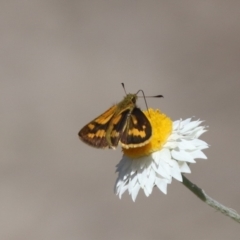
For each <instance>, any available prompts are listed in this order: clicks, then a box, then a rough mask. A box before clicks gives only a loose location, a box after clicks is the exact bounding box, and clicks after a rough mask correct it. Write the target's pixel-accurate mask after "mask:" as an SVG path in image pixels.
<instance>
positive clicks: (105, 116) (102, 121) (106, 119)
mask: <svg viewBox="0 0 240 240" xmlns="http://www.w3.org/2000/svg"><path fill="white" fill-rule="evenodd" d="M116 108H117V106H113V107H111V108H109V109H108V110H107V111H106V112H105V113H103V114H102V115H100V116H99V117H97V118H96V119H95V120H94V121H95V122H97V123H100V124H102V125H103V124H106V123H107V122H109V120H110V119H111V118H112V116H113V114H114V112H115V111H116Z"/></svg>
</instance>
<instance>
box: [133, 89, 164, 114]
mask: <svg viewBox="0 0 240 240" xmlns="http://www.w3.org/2000/svg"><path fill="white" fill-rule="evenodd" d="M139 92H142V94H143V98H144V101H145V104H146V107H147V110H148V105H147V100H146V98H147V97H157V98H160V97H163V95H156V96H145V94H144V91H143V90H142V89H140V90H138V91H137V93H136V95H137V94H138V93H139ZM140 97H141V96H140ZM148 114H149V116H150V112H149V110H148Z"/></svg>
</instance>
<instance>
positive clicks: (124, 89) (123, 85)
mask: <svg viewBox="0 0 240 240" xmlns="http://www.w3.org/2000/svg"><path fill="white" fill-rule="evenodd" d="M121 84H122V87H123V90H124V92H125V94H126V95H127V92H126V89H125V86H124V83H123V82H122V83H121Z"/></svg>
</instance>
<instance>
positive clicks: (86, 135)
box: [78, 105, 116, 148]
mask: <svg viewBox="0 0 240 240" xmlns="http://www.w3.org/2000/svg"><path fill="white" fill-rule="evenodd" d="M115 111H116V105H114V106H113V107H111V108H109V109H108V110H107V111H106V112H104V113H103V114H101V115H100V116H99V117H97V118H95V119H94V120H93V121H91V122H90V123H88V124H87V125H86V126H84V127H83V128H82V129H81V130H80V131H79V133H78V135H79V137H80V139H81V140H82V141H83V142H85V143H87V144H89V145H91V146H93V147H96V148H106V147H108V145H109V144H108V142H107V140H106V132H107V129H108V127H109V123H110V121H111V119H112V117H113V115H114V113H115Z"/></svg>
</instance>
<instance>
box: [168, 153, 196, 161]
mask: <svg viewBox="0 0 240 240" xmlns="http://www.w3.org/2000/svg"><path fill="white" fill-rule="evenodd" d="M172 157H173V158H174V159H176V160H178V161H185V162H191V163H195V161H194V159H193V157H192V156H191V154H189V153H188V152H186V151H182V150H180V151H176V150H173V151H172Z"/></svg>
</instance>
